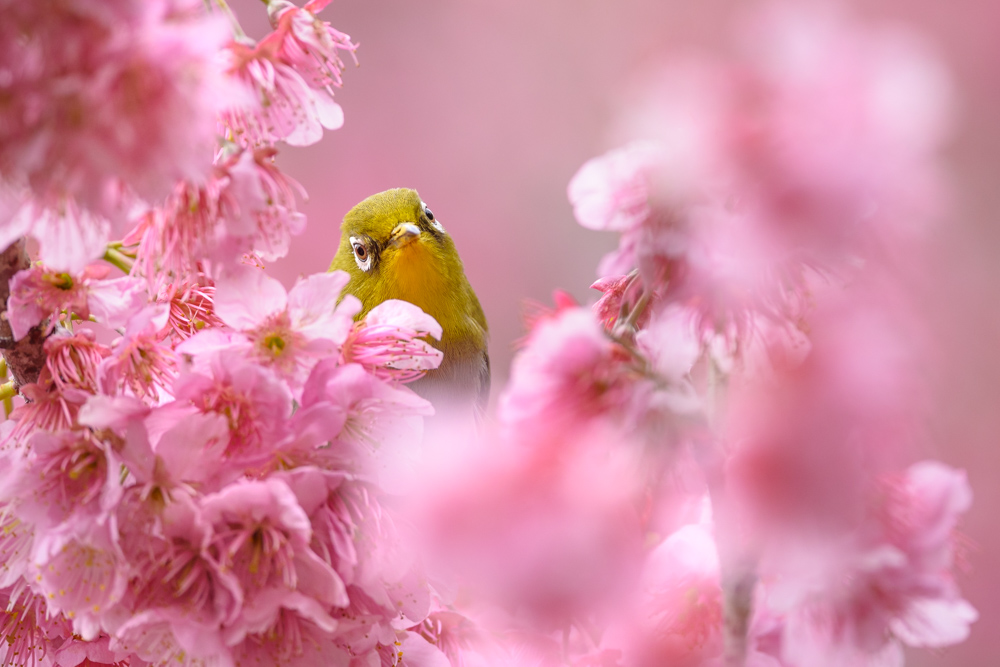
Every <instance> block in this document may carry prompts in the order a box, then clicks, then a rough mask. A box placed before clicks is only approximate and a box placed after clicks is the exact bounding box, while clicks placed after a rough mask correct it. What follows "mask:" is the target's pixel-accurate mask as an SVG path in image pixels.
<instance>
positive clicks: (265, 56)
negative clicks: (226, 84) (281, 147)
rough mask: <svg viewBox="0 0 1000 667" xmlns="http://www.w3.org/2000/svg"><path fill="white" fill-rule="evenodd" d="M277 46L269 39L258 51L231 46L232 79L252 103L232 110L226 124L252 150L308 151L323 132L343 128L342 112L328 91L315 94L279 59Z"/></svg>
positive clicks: (240, 141)
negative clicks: (299, 148)
mask: <svg viewBox="0 0 1000 667" xmlns="http://www.w3.org/2000/svg"><path fill="white" fill-rule="evenodd" d="M275 34H276V33H275ZM278 46H279V44H278V43H277V42H276V40H275V39H271V40H268V39H265V40H264V41H262V42H261V43H260V44H257V45H248V44H245V43H233V44H232V45H230V47H229V49H228V56H229V72H230V76H232V77H233V78H234V79H235V80H237V81H239V82H240V83H241V84H242V85H243V86H244V88H245V90H246V91H247V92H248V93H249V97H251V99H252V101H251V102H248V103H247V104H245V105H242V106H238V107H235V108H232V109H230V110H228V111H227V112H226V113H225V114H224V120H225V123H226V125H227V127H228V129H229V130H230V132H232V134H233V138H234V139H235V140H236V141H237V142H239V143H240V144H241V145H243V146H246V147H248V148H252V147H257V146H269V145H271V144H274V143H275V142H277V141H285V142H286V143H288V144H289V145H291V146H308V145H311V144H314V143H316V142H317V141H319V140H320V139H321V138H322V136H323V129H324V128H326V129H328V130H336V129H338V128H339V127H341V126H342V125H343V124H344V112H343V110H342V109H341V108H340V105H339V104H337V103H336V102H334V101H333V93H332V92H331V91H330V89H329V88H324V89H320V90H316V89H314V88H311V87H310V86H309V84H308V83H307V82H306V80H305V79H304V78H303V77H302V75H301V74H300V73H299V72H298V71H296V70H295V68H294V67H292V66H291V65H289V64H288V63H286V62H284V61H283V60H282V59H281V57H280V56H279V55H278V53H277V49H278Z"/></svg>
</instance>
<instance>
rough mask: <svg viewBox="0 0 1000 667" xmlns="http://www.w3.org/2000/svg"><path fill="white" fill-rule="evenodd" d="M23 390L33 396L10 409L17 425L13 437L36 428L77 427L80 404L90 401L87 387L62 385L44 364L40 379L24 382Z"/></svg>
mask: <svg viewBox="0 0 1000 667" xmlns="http://www.w3.org/2000/svg"><path fill="white" fill-rule="evenodd" d="M20 392H21V394H22V395H24V397H25V398H28V399H30V402H26V403H25V404H24V405H21V406H18V407H17V408H14V411H13V412H11V413H10V417H11V419H13V420H15V421H16V426H15V427H14V429H13V430H12V431H11V433H10V438H11V439H13V440H14V441H19V440H21V439H22V438H24V437H25V436H27V435H29V434H30V433H31V432H32V431H34V430H36V429H37V430H42V431H61V430H63V429H69V428H72V427H73V423H74V421H75V420H76V415H77V413H78V412H79V411H80V407H81V406H82V405H83V404H84V403H85V402H86V401H87V398H88V396H89V394H88V393H87V392H86V391H83V390H80V389H77V388H74V387H72V386H65V385H64V386H63V388H62V389H60V388H59V385H57V384H56V382H55V381H54V380H53V378H52V374H51V371H50V370H49V369H48V368H43V369H42V372H41V374H40V375H39V377H38V382H35V383H33V384H28V385H24V386H23V387H21V388H20Z"/></svg>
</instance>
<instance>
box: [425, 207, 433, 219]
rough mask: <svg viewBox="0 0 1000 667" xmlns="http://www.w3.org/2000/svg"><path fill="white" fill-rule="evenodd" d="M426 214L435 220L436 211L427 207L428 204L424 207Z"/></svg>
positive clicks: (428, 217)
mask: <svg viewBox="0 0 1000 667" xmlns="http://www.w3.org/2000/svg"><path fill="white" fill-rule="evenodd" d="M424 215H426V216H427V219H428V220H433V219H434V212H433V211H431V210H430V209H429V208H427V207H426V206H425V207H424Z"/></svg>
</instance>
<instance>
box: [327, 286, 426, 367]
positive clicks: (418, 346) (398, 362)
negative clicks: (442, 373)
mask: <svg viewBox="0 0 1000 667" xmlns="http://www.w3.org/2000/svg"><path fill="white" fill-rule="evenodd" d="M427 336H431V337H433V338H435V339H440V338H441V325H439V324H438V323H437V322H436V321H435V320H434V318H433V317H431V316H430V315H427V314H426V313H424V312H423V311H422V310H420V308H418V307H416V306H414V305H413V304H411V303H407V302H406V301H399V300H396V299H390V300H388V301H383V302H382V303H380V304H379V305H377V306H375V307H374V308H372V309H371V311H369V313H368V315H366V316H365V320H364V322H361V323H359V324H356V325H355V326H354V329H353V330H352V331H351V335H350V336H349V337H348V339H347V342H345V343H344V347H343V350H342V352H341V354H342V356H343V357H344V361H345V363H357V364H360V365H361V366H363V367H364V368H365V370H367V371H368V372H370V373H371V374H372V375H374V376H375V377H377V378H380V379H382V380H395V381H396V382H412V381H413V380H416V379H418V378H420V377H422V376H423V375H424V373H425V372H426V371H429V370H432V369H434V368H437V367H438V366H439V365H440V364H441V359H442V358H443V357H444V355H443V354H442V353H441V352H440V351H439V350H437V349H435V348H433V347H432V346H431V345H430V343H427V342H425V341H423V340H420V339H421V338H423V337H427Z"/></svg>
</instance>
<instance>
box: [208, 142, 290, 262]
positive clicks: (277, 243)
mask: <svg viewBox="0 0 1000 667" xmlns="http://www.w3.org/2000/svg"><path fill="white" fill-rule="evenodd" d="M276 154H277V151H276V150H275V149H273V148H259V149H257V150H249V149H248V150H244V151H241V152H240V153H239V155H238V156H236V157H233V158H230V159H229V161H228V162H227V167H226V168H227V170H228V174H229V178H230V185H229V188H228V191H229V192H230V193H231V195H232V196H233V198H234V199H235V200H236V202H237V205H238V206H239V207H240V209H241V213H242V212H244V211H245V212H246V213H248V214H249V215H250V217H251V220H252V222H253V226H254V233H253V234H252V237H253V238H252V247H253V250H254V252H255V253H256V254H257V255H258V256H259V257H260V259H262V260H264V261H265V262H273V261H274V260H276V259H280V258H282V257H284V256H285V255H287V254H288V246H289V244H290V243H291V237H292V236H297V235H299V234H301V233H302V232H303V231H304V230H305V226H306V217H305V216H304V215H303V214H302V213H299V212H298V211H297V210H296V202H295V198H296V194H298V196H299V197H302V198H305V190H304V189H303V187H302V186H301V185H299V183H298V182H296V181H294V180H292V179H291V178H289V177H288V176H286V175H285V174H283V173H281V170H279V169H278V167H277V166H276V165H275V164H274V156H275V155H276Z"/></svg>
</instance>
